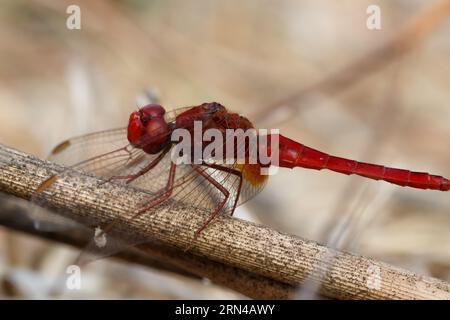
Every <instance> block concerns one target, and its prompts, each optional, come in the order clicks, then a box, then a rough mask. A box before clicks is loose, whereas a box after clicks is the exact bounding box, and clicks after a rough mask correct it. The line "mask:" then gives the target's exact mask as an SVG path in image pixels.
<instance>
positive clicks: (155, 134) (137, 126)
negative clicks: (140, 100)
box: [128, 104, 170, 154]
mask: <svg viewBox="0 0 450 320" xmlns="http://www.w3.org/2000/svg"><path fill="white" fill-rule="evenodd" d="M165 113H166V110H164V108H163V107H162V106H160V105H159V104H149V105H146V106H145V107H142V108H141V109H139V111H135V112H133V113H131V115H130V120H129V122H128V141H129V142H130V143H131V144H132V145H133V146H134V147H136V148H140V149H143V150H144V151H145V152H147V153H150V154H155V153H158V152H160V151H161V150H162V149H164V147H165V146H166V145H167V143H168V141H170V128H169V125H168V123H167V121H166V120H165V119H164V114H165Z"/></svg>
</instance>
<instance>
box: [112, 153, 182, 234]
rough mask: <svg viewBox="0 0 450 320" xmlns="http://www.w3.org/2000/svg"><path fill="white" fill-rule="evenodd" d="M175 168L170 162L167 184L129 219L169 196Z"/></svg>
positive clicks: (114, 222) (134, 217)
mask: <svg viewBox="0 0 450 320" xmlns="http://www.w3.org/2000/svg"><path fill="white" fill-rule="evenodd" d="M176 168H177V167H176V165H175V164H174V163H173V162H172V163H171V165H170V171H169V178H168V179H167V184H166V186H165V187H164V189H163V190H161V191H160V192H159V193H158V195H157V196H156V197H155V198H154V199H153V200H152V201H151V202H150V203H149V204H146V205H145V206H143V207H142V208H140V209H139V210H138V211H137V212H136V213H135V214H133V216H132V217H131V218H130V220H134V219H136V218H137V217H139V216H140V215H142V214H143V213H145V212H146V211H148V210H149V209H151V208H153V207H155V206H157V205H159V204H161V203H163V202H164V201H166V200H167V199H168V198H169V197H170V196H171V194H172V191H173V186H174V180H175V173H176ZM117 222H118V220H115V221H113V222H112V223H110V224H109V225H108V226H107V227H106V228H105V230H104V231H103V233H106V232H107V231H109V230H111V229H112V228H113V227H114V226H115V225H116V223H117Z"/></svg>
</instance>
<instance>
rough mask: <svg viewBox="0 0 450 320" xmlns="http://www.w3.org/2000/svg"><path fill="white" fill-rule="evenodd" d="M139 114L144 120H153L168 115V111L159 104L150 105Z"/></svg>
mask: <svg viewBox="0 0 450 320" xmlns="http://www.w3.org/2000/svg"><path fill="white" fill-rule="evenodd" d="M139 112H140V113H141V115H142V118H143V119H151V118H157V117H162V116H163V115H164V114H165V113H166V110H165V109H164V108H163V107H162V106H160V105H159V104H148V105H146V106H144V107H142V108H141V109H140V110H139Z"/></svg>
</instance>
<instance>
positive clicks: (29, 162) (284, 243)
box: [0, 145, 450, 299]
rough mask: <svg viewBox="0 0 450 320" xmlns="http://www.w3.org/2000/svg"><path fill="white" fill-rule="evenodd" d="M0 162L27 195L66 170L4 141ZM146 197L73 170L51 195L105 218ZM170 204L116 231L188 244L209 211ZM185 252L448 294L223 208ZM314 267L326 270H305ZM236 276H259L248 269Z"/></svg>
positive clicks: (400, 291) (342, 289) (380, 294)
mask: <svg viewBox="0 0 450 320" xmlns="http://www.w3.org/2000/svg"><path fill="white" fill-rule="evenodd" d="M0 168H1V170H0V191H3V192H5V193H8V194H12V195H15V196H17V197H20V198H24V199H29V198H30V197H31V196H32V194H33V192H34V190H35V189H36V188H37V187H38V185H39V183H40V182H42V181H43V180H44V179H45V178H47V177H49V176H50V175H52V174H57V173H58V172H61V171H62V170H63V168H62V167H61V166H57V165H55V164H52V163H49V162H44V161H41V160H39V159H36V158H34V157H32V156H30V155H27V154H24V153H22V152H19V151H16V150H14V149H11V148H8V147H5V146H2V145H0ZM46 192H47V191H46ZM49 196H50V194H49ZM144 197H145V194H144V193H143V192H142V191H139V190H137V189H133V188H130V187H124V186H121V185H117V184H111V183H105V184H103V185H100V186H99V180H98V179H97V178H96V177H92V176H88V175H83V174H79V173H76V172H72V173H70V174H68V175H64V176H63V177H61V179H59V180H57V182H56V183H55V185H54V187H53V188H52V191H51V196H50V197H49V200H48V201H49V204H50V205H51V206H52V207H53V208H55V209H59V210H62V209H64V212H65V215H67V216H69V217H71V218H73V219H75V220H83V219H85V218H86V217H89V218H90V220H96V221H98V222H99V224H104V223H106V222H108V221H111V220H114V219H117V218H119V219H120V217H124V216H127V215H128V214H129V212H130V211H131V210H133V209H134V208H135V207H136V203H140V201H142V199H144ZM168 204H170V206H169V205H168ZM168 204H166V205H162V206H160V207H159V208H157V210H153V211H151V212H149V214H148V215H146V216H143V217H139V218H137V219H136V220H132V221H129V220H126V219H125V220H124V219H122V221H121V223H120V224H119V226H120V228H121V231H122V232H127V233H128V234H130V235H139V236H140V237H147V238H151V239H153V240H154V241H156V242H158V243H161V244H162V245H164V246H166V247H170V248H173V250H184V249H186V248H187V247H190V246H191V244H192V239H193V234H194V231H195V230H196V229H197V228H198V226H199V225H201V224H202V223H203V222H204V221H205V219H206V218H207V216H208V212H205V211H202V210H199V209H193V208H188V207H185V206H183V205H182V204H176V203H173V202H172V203H168ZM189 254H190V255H192V257H196V256H198V257H199V258H198V259H204V260H203V261H204V262H205V264H207V265H208V264H209V263H210V265H209V267H211V266H212V267H211V268H213V266H214V264H215V263H220V264H222V265H225V266H228V267H233V268H235V269H236V270H242V271H243V272H246V273H248V272H249V273H251V274H254V275H256V276H260V277H265V278H268V279H272V280H274V281H276V282H277V283H284V284H287V285H290V286H299V285H301V284H302V282H303V280H304V279H305V278H306V277H309V278H310V279H312V281H315V282H318V283H319V284H320V293H321V294H322V295H324V296H326V297H330V298H337V299H349V298H353V299H450V284H448V283H446V282H444V281H441V280H438V279H434V278H431V277H425V276H418V275H415V274H414V273H412V272H410V271H407V270H403V269H400V268H396V267H393V266H391V265H388V264H386V263H383V262H379V261H376V260H373V259H369V258H365V257H361V256H357V255H353V254H350V253H346V252H340V251H335V250H332V249H329V248H327V247H325V246H322V245H319V244H317V243H315V242H313V241H308V240H303V239H301V238H298V237H295V236H291V235H287V234H283V233H280V232H278V231H275V230H273V229H271V228H269V227H265V226H260V225H256V224H254V223H250V222H247V221H243V220H240V219H234V218H231V217H228V216H220V217H218V218H217V220H216V221H215V222H214V223H212V224H211V225H210V226H209V227H208V228H207V229H206V230H205V231H204V232H203V233H202V234H201V236H200V237H199V238H198V239H197V240H196V241H195V243H194V245H193V246H192V247H191V249H190V252H189ZM330 255H332V256H334V257H335V259H334V260H333V262H332V263H330V262H328V259H326V257H327V256H330ZM160 258H161V259H162V260H163V259H167V257H165V256H161V257H160ZM199 261H200V260H199ZM191 262H192V263H195V260H193V261H191ZM315 268H317V270H327V272H326V273H321V272H319V273H317V275H316V274H315V273H313V274H310V273H311V272H312V271H314V270H316V269H315ZM212 280H213V281H214V279H212ZM240 281H242V282H245V281H249V282H251V283H252V284H254V283H255V282H257V280H256V281H255V279H251V278H249V277H246V276H242V278H241V279H240ZM225 285H226V284H225ZM258 290H260V289H259V287H255V288H254V291H256V292H257V291H258Z"/></svg>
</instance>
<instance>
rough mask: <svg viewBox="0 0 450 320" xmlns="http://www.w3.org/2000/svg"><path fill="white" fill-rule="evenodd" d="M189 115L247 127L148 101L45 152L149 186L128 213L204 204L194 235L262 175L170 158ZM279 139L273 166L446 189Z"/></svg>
mask: <svg viewBox="0 0 450 320" xmlns="http://www.w3.org/2000/svg"><path fill="white" fill-rule="evenodd" d="M195 121H200V122H201V129H202V131H205V130H207V129H218V130H219V131H220V132H222V133H223V134H224V135H225V130H226V129H243V130H247V129H252V128H253V125H252V123H251V122H250V120H248V119H247V118H245V117H243V116H241V115H239V114H237V113H233V112H230V111H228V110H227V109H226V108H225V107H224V106H222V105H221V104H219V103H215V102H212V103H203V104H201V105H199V106H193V107H187V108H181V109H176V110H174V111H171V112H166V111H165V109H164V108H163V107H162V106H160V105H157V104H149V105H147V106H144V107H142V108H141V109H139V110H138V111H136V112H133V113H131V115H130V119H129V123H128V128H120V129H114V130H107V131H102V132H98V133H92V134H88V135H84V136H80V137H76V138H73V139H69V140H67V141H64V142H62V143H61V144H59V145H58V146H57V147H55V148H54V150H53V151H52V153H51V158H50V159H51V160H54V161H56V162H59V163H63V164H65V165H68V166H70V168H73V169H78V170H82V171H85V172H89V173H94V174H95V175H98V176H101V177H106V181H113V180H114V181H123V182H125V183H127V184H132V185H134V186H136V187H138V188H141V189H144V190H146V191H148V192H149V193H150V194H151V196H150V197H149V199H148V201H147V202H146V203H145V205H142V206H141V207H139V208H138V209H137V211H136V212H135V213H133V217H137V216H139V215H141V214H143V213H145V212H146V211H148V210H149V209H152V208H155V207H156V206H159V205H161V204H163V203H165V202H166V201H167V200H168V199H174V200H176V201H177V202H185V203H186V204H188V205H189V206H192V207H200V208H203V209H205V210H208V212H210V215H209V218H208V219H207V220H206V221H204V222H203V224H202V225H200V226H199V227H198V229H197V230H196V231H195V237H196V236H198V235H199V234H200V233H201V232H202V231H203V230H204V229H205V228H206V227H207V226H208V225H209V224H210V223H211V221H213V220H214V218H215V217H217V216H218V215H219V214H221V213H227V214H231V215H232V214H233V212H234V210H235V208H236V206H238V205H239V204H242V203H244V202H246V201H247V200H249V199H251V198H252V197H254V196H255V195H256V194H257V193H258V192H259V191H261V190H262V188H263V187H264V185H265V183H266V181H267V175H263V174H261V169H262V168H263V167H264V165H263V164H261V163H260V162H256V163H245V162H244V163H239V162H233V163H225V162H224V161H216V162H214V161H213V162H211V161H202V159H200V163H197V164H196V163H190V164H177V163H175V162H174V161H172V159H171V156H170V153H171V150H172V148H174V146H176V145H177V142H173V141H172V139H171V135H172V133H173V132H174V131H175V130H176V129H180V128H182V129H186V130H188V131H189V132H191V133H192V131H193V129H194V122H195ZM278 138H279V145H278V153H279V164H278V166H279V167H285V168H294V167H303V168H309V169H317V170H321V169H329V170H333V171H336V172H339V173H343V174H348V175H349V174H356V175H359V176H363V177H366V178H370V179H375V180H384V181H387V182H390V183H393V184H397V185H400V186H408V187H412V188H419V189H434V190H441V191H447V190H449V189H450V184H449V180H448V179H446V178H444V177H441V176H436V175H431V174H428V173H421V172H412V171H409V170H403V169H395V168H389V167H385V166H381V165H375V164H370V163H363V162H358V161H355V160H349V159H345V158H340V157H335V156H332V155H329V154H326V153H323V152H321V151H317V150H315V149H312V148H310V147H307V146H305V145H303V144H301V143H299V142H296V141H294V140H291V139H289V138H286V137H284V136H282V135H279V136H278ZM267 140H268V141H269V139H267ZM196 143H197V144H198V141H192V145H195V144H196ZM207 145H208V143H207V142H203V141H202V142H201V148H202V149H204V148H206V147H207ZM237 148H245V155H246V156H247V155H248V146H247V145H246V146H237ZM267 150H268V151H269V153H270V151H273V150H271V144H270V143H267ZM80 153H81V154H83V155H84V156H82V158H83V160H82V161H76V160H74V159H77V158H78V159H79V156H80ZM56 179H57V177H56V176H53V177H50V178H48V179H47V180H46V181H44V182H43V183H42V184H41V186H40V187H39V189H38V192H42V191H44V190H46V189H47V188H49V187H50V186H51V185H52V184H53V183H54V181H55V180H56ZM105 230H106V229H105Z"/></svg>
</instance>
